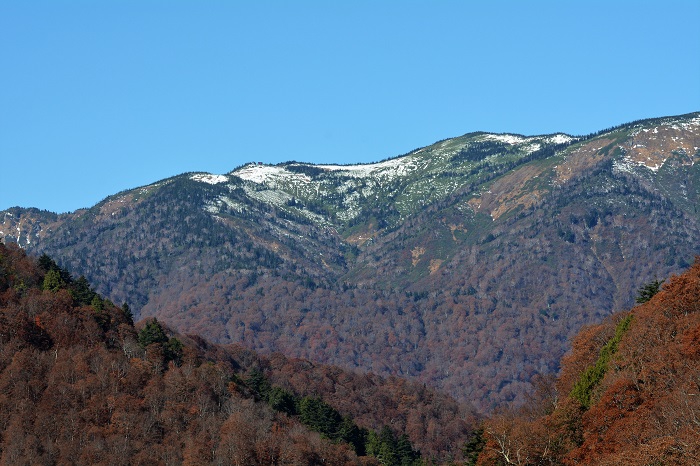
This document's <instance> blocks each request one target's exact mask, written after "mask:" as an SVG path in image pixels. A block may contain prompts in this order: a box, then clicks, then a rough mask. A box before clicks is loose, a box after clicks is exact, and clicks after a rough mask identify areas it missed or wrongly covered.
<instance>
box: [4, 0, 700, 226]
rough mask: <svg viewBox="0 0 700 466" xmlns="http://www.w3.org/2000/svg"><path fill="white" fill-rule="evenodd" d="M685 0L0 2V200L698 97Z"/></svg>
mask: <svg viewBox="0 0 700 466" xmlns="http://www.w3.org/2000/svg"><path fill="white" fill-rule="evenodd" d="M699 24H700V2H698V1H697V0H687V1H679V0H663V1H662V0H659V1H643V0H637V1H614V0H609V1H577V2H574V1H564V0H559V1H537V0H531V1H521V0H518V1H466V0H464V1H439V0H432V1H427V0H426V1H388V0H387V1H382V0H372V1H361V0H352V1H350V0H348V1H334V0H323V1H320V0H319V1H304V0H296V1H264V0H256V1H253V0H250V1H187V2H186V1H172V0H170V1H153V0H138V1H126V0H122V1H108V0H101V1H94V0H89V1H88V0H85V1H69V0H66V1H59V0H51V1H33V0H22V1H11V0H0V209H5V208H7V207H11V206H17V205H19V206H22V207H39V208H42V209H48V210H52V211H58V212H64V211H72V210H75V209H77V208H80V207H89V206H92V205H94V204H95V203H97V202H98V201H100V200H101V199H103V198H104V197H106V196H107V195H109V194H113V193H115V192H118V191H121V190H123V189H128V188H134V187H137V186H141V185H145V184H149V183H152V182H155V181H158V180H160V179H163V178H166V177H169V176H173V175H177V174H180V173H183V172H187V171H206V172H211V173H226V172H228V171H230V170H232V169H233V168H235V167H237V166H239V165H241V164H243V163H245V162H249V161H261V162H267V163H277V162H283V161H287V160H298V161H305V162H314V163H321V162H323V163H327V162H335V163H357V162H371V161H377V160H381V159H384V158H387V157H392V156H396V155H399V154H402V153H405V152H408V151H410V150H412V149H415V148H417V147H421V146H425V145H428V144H431V143H433V142H435V141H436V140H439V139H444V138H448V137H452V136H458V135H461V134H464V133H467V132H471V131H477V130H484V131H493V132H514V133H521V134H544V133H551V132H558V131H562V132H567V133H570V134H585V133H589V132H592V131H597V130H599V129H603V128H606V127H609V126H613V125H617V124H620V123H625V122H629V121H632V120H636V119H640V118H647V117H656V116H666V115H676V114H681V113H688V112H692V111H698V110H700V26H699Z"/></svg>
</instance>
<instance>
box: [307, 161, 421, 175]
mask: <svg viewBox="0 0 700 466" xmlns="http://www.w3.org/2000/svg"><path fill="white" fill-rule="evenodd" d="M417 162H418V160H417V159H415V158H414V157H410V156H404V157H399V158H396V159H391V160H386V161H384V162H378V163H370V164H362V165H316V167H317V168H320V169H322V170H326V171H332V172H338V173H339V174H340V175H344V176H347V177H351V178H368V177H372V176H376V175H379V176H384V177H388V178H390V179H394V178H396V177H401V176H406V175H408V174H409V173H410V172H412V171H414V170H416V169H417V168H418V166H417Z"/></svg>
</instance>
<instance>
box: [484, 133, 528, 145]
mask: <svg viewBox="0 0 700 466" xmlns="http://www.w3.org/2000/svg"><path fill="white" fill-rule="evenodd" d="M484 139H488V140H490V141H498V142H504V143H506V144H522V143H524V142H528V141H529V140H530V139H531V138H525V137H522V136H516V135H515V134H487V135H486V136H484Z"/></svg>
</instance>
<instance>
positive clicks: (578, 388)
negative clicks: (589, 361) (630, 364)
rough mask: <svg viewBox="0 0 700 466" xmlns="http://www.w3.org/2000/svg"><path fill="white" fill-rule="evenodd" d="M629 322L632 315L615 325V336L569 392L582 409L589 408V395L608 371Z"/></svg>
mask: <svg viewBox="0 0 700 466" xmlns="http://www.w3.org/2000/svg"><path fill="white" fill-rule="evenodd" d="M631 322H632V314H630V315H628V316H627V317H625V318H624V319H622V320H621V321H620V322H619V323H618V324H617V327H615V335H614V336H613V337H612V338H611V339H610V340H608V342H607V343H606V344H605V346H603V347H602V348H601V350H600V354H599V356H598V360H597V361H596V362H595V364H594V365H593V366H590V367H589V368H588V369H586V370H585V371H584V372H583V374H581V377H580V378H579V380H578V382H576V385H574V388H573V390H571V396H572V397H573V398H575V399H576V400H578V401H579V402H580V403H581V405H582V406H583V407H584V408H586V409H588V408H590V407H591V395H592V393H593V390H594V389H595V388H596V387H597V386H598V385H599V384H600V381H601V380H603V377H605V373H606V372H607V371H608V364H609V363H610V360H611V359H612V356H613V355H614V354H615V353H617V347H618V344H619V343H620V340H622V337H623V336H624V334H625V332H627V330H628V329H629V326H630V323H631Z"/></svg>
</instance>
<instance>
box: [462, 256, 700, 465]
mask: <svg viewBox="0 0 700 466" xmlns="http://www.w3.org/2000/svg"><path fill="white" fill-rule="evenodd" d="M640 297H641V296H640ZM649 298H650V299H649ZM647 299H648V301H647ZM642 301H646V302H645V303H644V304H641V305H639V306H636V307H634V308H633V309H632V310H629V311H624V312H619V313H616V314H615V315H613V316H611V317H609V318H606V319H605V320H604V321H603V322H602V323H600V324H598V325H594V326H590V327H587V328H585V329H584V330H582V331H581V332H580V333H579V334H578V335H577V336H576V338H575V339H574V343H573V349H572V351H571V353H570V354H568V355H567V356H566V357H565V358H564V360H563V361H562V371H561V375H560V376H559V378H558V379H557V380H556V381H555V382H554V383H549V384H541V385H540V386H541V387H542V388H543V390H540V391H539V394H538V396H534V397H532V398H531V399H530V400H529V402H528V403H527V404H526V405H525V406H523V407H521V408H519V409H511V410H505V411H503V412H502V413H499V414H498V415H495V416H493V417H492V418H491V419H489V420H488V421H487V422H486V424H485V429H484V433H485V435H484V437H483V440H485V443H486V445H484V444H483V443H482V444H481V447H482V448H481V455H480V456H481V457H480V459H479V463H478V464H493V463H492V461H497V462H498V461H499V460H500V461H501V462H503V461H505V462H506V463H508V464H522V465H535V464H576V465H588V464H591V465H593V464H594V465H601V466H604V465H638V464H677V465H686V464H687V465H696V464H700V397H699V396H698V387H699V386H700V357H698V356H700V344H699V343H700V257H699V258H698V260H696V262H695V264H694V265H693V266H692V267H691V268H690V269H689V270H687V271H685V272H684V273H682V274H681V275H677V276H672V277H671V278H670V280H669V281H668V282H667V283H666V284H665V285H664V286H663V288H662V290H661V291H660V292H658V293H656V294H654V295H653V296H652V294H651V293H649V295H648V296H647V298H645V299H642ZM475 443H478V442H475ZM477 446H478V445H477ZM475 450H478V448H475ZM509 461H510V462H509Z"/></svg>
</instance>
